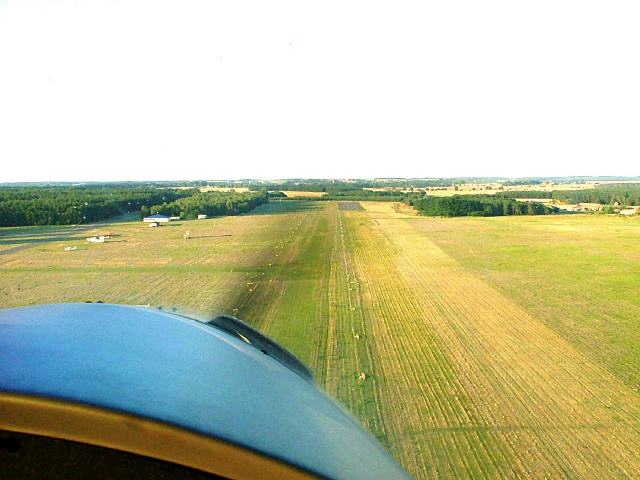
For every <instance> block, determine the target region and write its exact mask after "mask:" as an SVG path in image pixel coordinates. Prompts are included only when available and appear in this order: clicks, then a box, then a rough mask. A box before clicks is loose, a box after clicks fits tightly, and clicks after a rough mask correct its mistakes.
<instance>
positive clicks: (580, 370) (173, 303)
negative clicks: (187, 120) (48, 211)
mask: <svg viewBox="0 0 640 480" xmlns="http://www.w3.org/2000/svg"><path fill="white" fill-rule="evenodd" d="M396 210H398V209H394V208H393V206H392V205H391V204H388V203H368V202H363V203H362V208H361V209H360V208H354V205H352V202H349V203H345V204H343V205H339V204H338V203H335V202H317V203H313V202H309V203H302V202H295V203H294V202H272V203H270V204H268V205H264V206H262V207H260V208H258V209H257V210H256V211H254V212H253V213H252V214H249V215H243V216H238V217H224V218H219V219H215V220H214V219H210V220H201V221H189V222H186V221H185V222H172V223H170V224H169V225H167V226H163V227H160V228H156V229H153V228H147V227H146V226H144V225H142V222H138V221H128V222H120V223H115V224H111V225H108V226H107V225H101V226H99V227H96V228H95V229H89V230H86V231H69V229H68V228H67V229H66V230H65V228H64V227H47V228H44V227H33V228H21V229H0V307H11V306H20V305H30V304H36V303H50V302H84V301H98V300H101V301H104V302H112V303H127V304H137V305H151V306H153V307H158V306H160V307H162V308H163V309H164V310H169V311H171V310H176V311H179V312H181V313H185V314H190V315H193V316H196V317H197V318H209V317H211V316H213V315H215V314H217V313H228V314H232V315H236V316H238V317H240V318H242V319H244V320H246V321H249V322H250V323H252V324H253V325H255V326H257V327H258V328H261V329H262V330H264V331H265V332H266V333H267V334H268V335H270V336H272V337H273V338H275V339H276V340H278V341H279V342H281V343H283V344H284V345H285V346H286V347H288V348H289V349H291V350H292V351H293V352H294V353H296V354H297V355H298V356H300V357H301V358H302V360H303V361H305V362H306V363H307V364H308V365H309V366H310V367H311V368H312V369H313V370H314V371H315V373H316V378H317V380H318V383H319V384H320V385H322V386H323V387H324V388H326V389H327V390H328V391H329V392H330V393H331V394H333V395H335V396H337V397H338V398H339V399H340V400H341V401H342V402H343V403H344V404H345V405H346V406H347V408H348V409H349V410H351V411H352V412H353V413H354V414H355V415H356V416H357V417H358V418H360V420H361V421H362V422H363V423H364V424H365V425H366V426H367V428H368V429H369V430H370V431H371V432H372V433H373V434H374V435H376V436H377V437H378V438H379V439H380V440H381V442H382V443H383V444H384V445H385V446H386V447H387V448H388V449H389V451H390V452H391V453H392V454H393V455H394V456H395V457H396V458H397V459H398V460H399V461H400V462H401V463H402V464H403V465H404V466H405V468H406V469H407V470H408V471H409V472H410V473H411V474H412V475H413V476H415V477H417V478H440V477H454V478H495V477H496V476H504V477H518V478H541V477H548V478H558V477H562V478H622V477H633V476H638V475H640V448H639V447H638V445H640V392H639V391H638V389H639V387H640V384H639V376H640V348H639V347H640V295H639V292H640V268H639V267H638V266H639V265H640V263H639V260H640V240H639V239H640V236H639V234H640V220H638V219H633V218H629V219H623V218H618V217H612V216H601V215H584V216H583V215H574V216H542V217H497V218H455V219H437V218H436V219H434V218H422V217H415V216H411V215H407V214H405V213H401V210H398V211H396ZM185 230H189V231H190V232H191V235H192V238H191V239H190V240H183V238H182V234H183V233H184V231H185ZM106 231H108V232H109V233H113V234H114V237H112V241H110V242H107V243H105V244H96V245H92V244H88V243H87V242H85V241H84V237H86V236H90V235H92V234H94V233H103V232H106ZM51 238H53V239H54V240H52V241H50V240H51ZM71 245H76V246H77V247H78V250H76V251H71V252H67V251H64V248H65V247H66V246H71ZM21 246H26V247H25V248H20V249H15V247H21ZM3 252H4V253H3Z"/></svg>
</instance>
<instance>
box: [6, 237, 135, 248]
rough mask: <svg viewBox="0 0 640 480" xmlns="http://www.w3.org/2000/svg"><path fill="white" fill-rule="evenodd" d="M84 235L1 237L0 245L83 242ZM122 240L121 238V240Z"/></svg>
mask: <svg viewBox="0 0 640 480" xmlns="http://www.w3.org/2000/svg"><path fill="white" fill-rule="evenodd" d="M85 238H86V237H77V236H76V237H73V236H68V235H59V236H55V237H54V236H51V237H47V238H19V237H9V238H3V239H2V240H0V245H16V246H18V245H37V244H39V243H49V242H57V241H61V240H65V241H67V240H68V241H78V242H84V241H85ZM121 241H123V240H121Z"/></svg>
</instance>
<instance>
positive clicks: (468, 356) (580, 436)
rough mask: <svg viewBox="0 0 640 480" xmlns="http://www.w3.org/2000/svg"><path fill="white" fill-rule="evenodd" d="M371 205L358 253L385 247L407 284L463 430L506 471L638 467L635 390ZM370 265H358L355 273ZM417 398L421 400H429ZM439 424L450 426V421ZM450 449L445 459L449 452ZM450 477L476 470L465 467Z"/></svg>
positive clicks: (600, 473)
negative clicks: (449, 373)
mask: <svg viewBox="0 0 640 480" xmlns="http://www.w3.org/2000/svg"><path fill="white" fill-rule="evenodd" d="M376 208H377V211H370V212H369V213H368V215H369V218H370V220H369V222H366V221H364V219H361V220H360V221H359V222H358V224H357V226H358V227H359V228H360V229H362V234H361V235H360V237H361V238H367V239H370V241H369V243H368V247H367V248H366V249H365V250H372V249H375V248H379V246H380V245H385V244H386V246H387V248H386V250H387V252H386V257H387V259H388V260H387V265H388V269H387V274H388V275H389V276H394V272H395V276H396V277H398V278H400V279H403V280H404V281H405V282H407V283H408V285H409V287H408V290H407V293H406V298H410V299H415V300H416V301H417V302H419V305H420V311H421V312H422V315H421V317H422V318H421V320H422V325H423V330H425V331H433V332H434V334H435V336H436V337H437V338H438V341H439V343H440V344H442V345H443V346H444V350H445V353H446V356H447V358H448V359H449V361H450V362H451V363H452V368H453V371H454V372H455V376H456V378H457V381H458V382H459V385H460V388H461V389H462V390H463V392H464V395H462V397H460V396H459V395H456V398H463V399H465V402H464V403H463V404H460V408H461V409H464V410H465V411H466V412H467V414H468V418H469V419H470V422H471V425H470V426H471V427H473V428H475V429H477V430H482V431H485V432H487V433H488V434H490V435H491V438H496V439H498V441H499V444H497V445H496V448H498V449H499V451H502V452H505V455H506V457H505V458H508V460H509V462H508V466H509V468H511V469H513V471H512V472H511V473H510V475H515V476H518V477H531V478H540V477H550V478H557V477H580V478H587V477H588V478H619V477H628V476H634V475H636V474H637V473H638V472H639V471H640V451H639V449H638V447H637V445H639V444H640V433H639V431H640V398H639V397H638V395H637V394H636V393H635V392H633V391H632V390H631V389H630V388H628V387H627V386H626V385H624V384H623V383H622V382H621V381H620V380H619V379H618V378H616V377H615V376H614V375H612V374H611V373H610V372H608V371H606V370H605V369H603V368H601V367H600V366H598V365H597V364H596V363H594V362H592V361H591V360H590V359H588V358H587V357H586V356H585V355H583V354H582V353H581V352H579V351H578V349H576V348H575V347H574V346H573V345H571V344H570V343H569V342H567V341H566V340H565V339H563V338H562V337H561V336H560V335H558V334H557V333H556V332H554V331H553V330H552V329H550V328H548V327H547V326H545V325H544V324H543V323H542V322H540V321H538V320H537V319H535V318H534V317H532V316H531V315H530V314H529V313H527V312H526V311H525V310H524V309H522V308H521V307H519V306H518V305H517V304H516V303H515V302H513V301H512V300H510V299H509V298H507V297H505V296H504V295H502V294H501V293H499V292H498V291H497V290H495V289H493V288H491V287H490V286H489V285H487V284H486V283H485V282H483V281H481V280H480V279H478V278H477V277H476V276H474V275H472V274H471V273H469V272H468V271H466V270H465V269H464V268H462V267H461V266H460V265H459V264H458V263H457V262H456V261H455V260H453V259H452V258H451V257H450V256H448V255H447V254H446V253H444V252H443V251H442V250H441V249H440V248H438V247H437V246H436V245H435V244H433V242H430V241H429V240H428V239H427V238H425V236H424V235H422V234H420V233H419V232H417V231H416V230H415V229H413V228H412V226H411V225H410V224H409V223H408V222H406V221H403V220H401V219H399V218H394V217H396V215H395V214H392V213H389V215H388V218H384V217H385V214H384V212H383V211H380V208H385V207H376ZM351 215H354V216H356V215H358V214H356V213H352V214H351ZM375 263H376V262H372V261H371V262H363V267H362V270H363V272H366V268H367V266H368V265H373V264H375ZM378 263H379V262H378ZM382 273H383V272H378V273H377V275H380V274H382ZM372 289H375V286H372ZM381 298H384V297H383V296H382V295H381ZM409 301H413V300H409ZM405 324H406V322H405ZM397 334H398V335H402V331H399V332H398V333H397ZM397 340H398V339H397ZM406 365H407V364H406V363H405V366H406ZM416 384H417V385H420V386H422V385H424V381H422V380H419V379H418V381H417V382H416ZM417 385H416V386H417ZM426 394H428V392H426ZM436 396H437V394H436ZM441 396H442V399H443V400H444V401H445V402H447V403H452V402H454V403H453V404H454V405H455V402H457V399H456V400H453V399H451V398H448V397H447V395H446V393H444V392H443V393H442V394H441ZM426 398H427V399H428V402H427V404H429V403H431V402H432V401H433V400H432V399H431V398H430V397H428V396H427V397H426ZM416 402H419V400H418V399H416ZM412 423H413V422H412ZM444 423H445V424H446V423H450V424H451V426H453V427H455V423H451V420H450V419H446V418H445V419H444ZM425 425H428V424H425ZM428 431H429V429H428V428H427V429H425V430H424V433H427V432H428ZM454 445H455V443H453V442H452V443H451V446H452V448H451V451H450V452H449V455H450V456H451V457H455V456H456V455H457V453H458V451H459V450H457V449H455V448H453V446H454ZM456 448H457V447H456ZM471 448H473V449H475V451H476V454H475V456H476V458H482V457H484V456H485V455H492V457H488V456H487V457H486V459H485V463H486V464H488V465H494V466H496V468H499V467H500V464H496V463H495V461H494V459H495V458H497V457H495V456H494V455H495V453H494V451H493V450H494V448H490V449H487V446H482V445H481V444H479V443H477V444H476V445H475V446H474V445H473V444H471ZM465 458H466V459H469V458H473V456H469V455H465ZM434 460H435V461H436V462H437V461H439V460H438V457H436V458H434ZM503 467H504V465H503ZM453 473H454V475H455V476H476V474H474V473H471V472H470V471H469V470H468V469H465V470H458V471H454V472H453ZM502 473H504V472H502Z"/></svg>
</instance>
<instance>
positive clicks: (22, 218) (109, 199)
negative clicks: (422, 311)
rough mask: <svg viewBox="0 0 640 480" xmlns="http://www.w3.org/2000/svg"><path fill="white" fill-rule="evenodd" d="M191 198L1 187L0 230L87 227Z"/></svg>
mask: <svg viewBox="0 0 640 480" xmlns="http://www.w3.org/2000/svg"><path fill="white" fill-rule="evenodd" d="M193 194H194V191H193V190H172V189H158V188H152V187H112V186H91V187H86V186H83V187H67V186H65V187H60V186H58V187H3V188H0V226H2V227H15V226H26V225H75V224H83V223H91V222H97V221H100V220H106V219H108V218H111V217H115V216H117V215H123V214H125V213H128V212H134V211H138V210H140V209H141V208H142V206H143V205H154V204H160V203H164V202H173V201H175V200H177V199H179V198H182V197H187V196H190V195H193Z"/></svg>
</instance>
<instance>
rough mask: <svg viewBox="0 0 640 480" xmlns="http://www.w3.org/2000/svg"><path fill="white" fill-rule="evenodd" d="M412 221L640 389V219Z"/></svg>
mask: <svg viewBox="0 0 640 480" xmlns="http://www.w3.org/2000/svg"><path fill="white" fill-rule="evenodd" d="M410 222H411V225H412V226H413V227H414V228H415V229H416V230H418V231H420V232H421V233H422V234H424V235H426V236H427V237H428V238H429V239H430V240H431V241H433V242H434V243H436V244H437V245H438V246H439V247H440V248H442V249H443V250H444V251H445V252H446V253H447V254H448V255H450V256H451V257H453V258H455V259H456V260H457V261H458V262H459V263H460V264H461V265H462V266H464V267H465V268H466V269H467V270H469V271H471V272H473V273H474V274H475V275H476V276H478V277H481V278H483V279H484V280H485V281H486V282H488V283H489V284H491V285H492V286H494V287H496V288H497V289H499V290H500V291H501V292H502V293H504V294H505V295H506V296H508V297H509V298H511V299H513V300H514V301H516V303H518V304H519V305H521V306H523V307H524V308H525V309H526V310H527V311H528V312H531V313H532V314H533V315H534V316H535V317H536V318H537V319H540V320H541V321H543V322H544V323H545V324H546V325H548V326H549V327H551V328H552V329H554V330H555V331H556V332H558V333H559V334H560V335H562V337H564V338H565V339H566V340H567V341H569V342H570V343H572V344H573V345H575V346H576V347H577V348H578V349H580V351H581V352H583V353H584V354H585V355H586V356H588V357H589V358H590V359H592V360H594V361H595V362H596V363H598V364H599V365H602V366H604V367H605V368H607V369H608V370H610V371H611V372H613V373H614V374H615V375H617V376H618V377H619V378H620V379H621V380H623V381H624V382H625V383H626V384H627V385H629V386H630V387H631V388H633V389H635V391H637V392H640V323H639V319H640V217H636V218H621V217H619V216H613V215H560V216H539V217H508V218H484V219H478V218H455V219H443V218H420V219H415V220H410Z"/></svg>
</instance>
